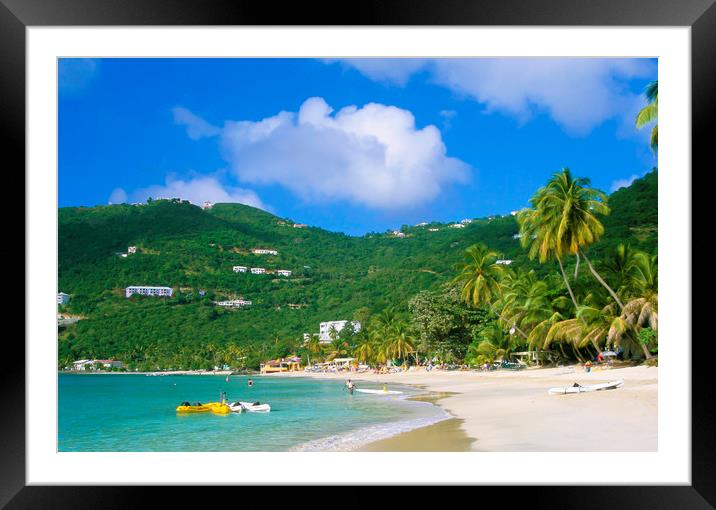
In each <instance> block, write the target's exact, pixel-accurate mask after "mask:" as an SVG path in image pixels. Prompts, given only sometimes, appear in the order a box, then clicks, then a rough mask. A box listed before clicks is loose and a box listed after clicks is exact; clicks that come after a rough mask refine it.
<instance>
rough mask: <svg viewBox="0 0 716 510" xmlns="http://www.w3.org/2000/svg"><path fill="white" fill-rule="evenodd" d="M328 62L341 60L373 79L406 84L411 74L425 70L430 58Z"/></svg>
mask: <svg viewBox="0 0 716 510" xmlns="http://www.w3.org/2000/svg"><path fill="white" fill-rule="evenodd" d="M326 62H328V63H332V62H341V63H342V64H343V65H345V66H347V67H353V68H355V69H357V70H358V71H360V73H361V74H363V75H365V76H367V77H368V78H370V79H371V80H375V81H383V82H389V83H394V84H396V85H401V86H402V85H405V84H406V83H407V82H408V80H410V78H411V76H412V75H413V74H415V73H417V72H420V71H421V70H423V69H424V68H425V66H426V64H427V63H428V60H425V59H420V58H349V59H345V60H340V61H336V60H326Z"/></svg>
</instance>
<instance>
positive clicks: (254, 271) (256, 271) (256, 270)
mask: <svg viewBox="0 0 716 510" xmlns="http://www.w3.org/2000/svg"><path fill="white" fill-rule="evenodd" d="M264 273H266V269H264V268H263V267H252V268H251V274H264Z"/></svg>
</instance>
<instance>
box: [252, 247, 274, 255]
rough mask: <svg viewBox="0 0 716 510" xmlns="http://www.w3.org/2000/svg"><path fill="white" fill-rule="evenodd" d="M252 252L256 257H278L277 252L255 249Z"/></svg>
mask: <svg viewBox="0 0 716 510" xmlns="http://www.w3.org/2000/svg"><path fill="white" fill-rule="evenodd" d="M251 252H252V253H255V254H256V255H278V252H277V251H276V250H267V249H265V248H254V249H253V250H251Z"/></svg>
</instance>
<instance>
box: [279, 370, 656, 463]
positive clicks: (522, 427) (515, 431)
mask: <svg viewBox="0 0 716 510" xmlns="http://www.w3.org/2000/svg"><path fill="white" fill-rule="evenodd" d="M275 376H276V377H292V376H304V377H316V378H328V379H341V380H347V379H349V378H350V379H353V380H354V381H357V383H356V385H357V386H358V387H360V381H370V382H371V383H377V382H380V383H383V382H385V383H387V384H388V385H390V384H391V383H401V384H409V385H414V386H420V387H423V388H425V389H427V390H429V391H431V392H438V393H449V395H447V396H444V397H443V398H440V399H438V400H437V404H438V405H440V406H442V407H443V408H444V409H446V410H447V411H448V412H449V413H451V414H452V415H453V416H455V417H456V418H458V419H459V420H455V421H456V422H457V423H459V427H456V426H454V425H453V426H446V425H441V426H440V427H437V426H433V429H432V433H431V434H430V436H435V435H440V434H437V431H452V432H449V433H450V434H452V437H453V438H454V440H455V441H459V442H460V444H461V445H466V446H465V447H464V448H463V449H469V450H473V451H520V452H526V451H540V452H544V451H620V452H625V451H656V449H657V424H658V423H657V401H658V391H657V388H658V385H657V380H658V368H657V367H647V366H635V367H626V368H612V369H607V370H594V371H592V372H591V373H586V372H585V371H584V369H583V368H581V367H579V366H572V367H560V368H546V369H528V370H523V371H519V372H512V371H496V372H461V371H439V370H433V371H430V372H427V371H425V370H424V369H419V370H416V371H409V372H402V373H397V374H387V375H384V374H373V373H362V374H352V373H339V374H322V373H320V374H315V373H304V372H295V373H283V374H279V375H275ZM616 379H623V380H624V386H623V387H621V388H618V389H615V390H609V391H597V392H589V393H579V394H568V395H550V394H548V392H547V391H548V389H549V388H551V387H555V386H569V385H572V384H573V383H574V382H578V383H579V384H582V385H587V384H596V383H601V382H607V381H612V380H616ZM438 425H440V424H438ZM429 428H430V427H425V429H429ZM428 432H429V431H426V430H420V429H418V430H416V431H413V432H407V433H405V434H403V435H401V436H399V437H396V438H393V439H390V440H385V441H382V442H381V447H380V450H381V451H391V450H392V451H404V450H410V449H411V448H410V443H411V437H412V438H414V443H415V444H417V443H418V442H419V441H422V439H424V438H425V437H428V436H429V435H428ZM456 433H457V434H459V435H456ZM460 435H462V436H463V437H462V438H461V437H460ZM465 435H466V436H467V437H468V438H470V439H472V441H464V440H463V439H464V437H465ZM444 439H448V438H444ZM436 444H438V445H439V444H440V442H438V443H436ZM442 444H443V445H444V444H446V443H445V441H442ZM436 448H437V449H440V447H439V446H438V447H436ZM368 449H370V450H375V449H376V448H368ZM416 449H417V448H416Z"/></svg>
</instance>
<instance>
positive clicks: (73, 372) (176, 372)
mask: <svg viewBox="0 0 716 510" xmlns="http://www.w3.org/2000/svg"><path fill="white" fill-rule="evenodd" d="M57 373H58V374H71V375H149V376H156V377H162V376H165V375H244V376H252V377H255V376H257V375H258V374H236V373H234V372H232V371H231V370H216V371H213V370H171V371H161V372H159V371H157V372H112V371H111V370H90V371H83V370H58V371H57Z"/></svg>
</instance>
